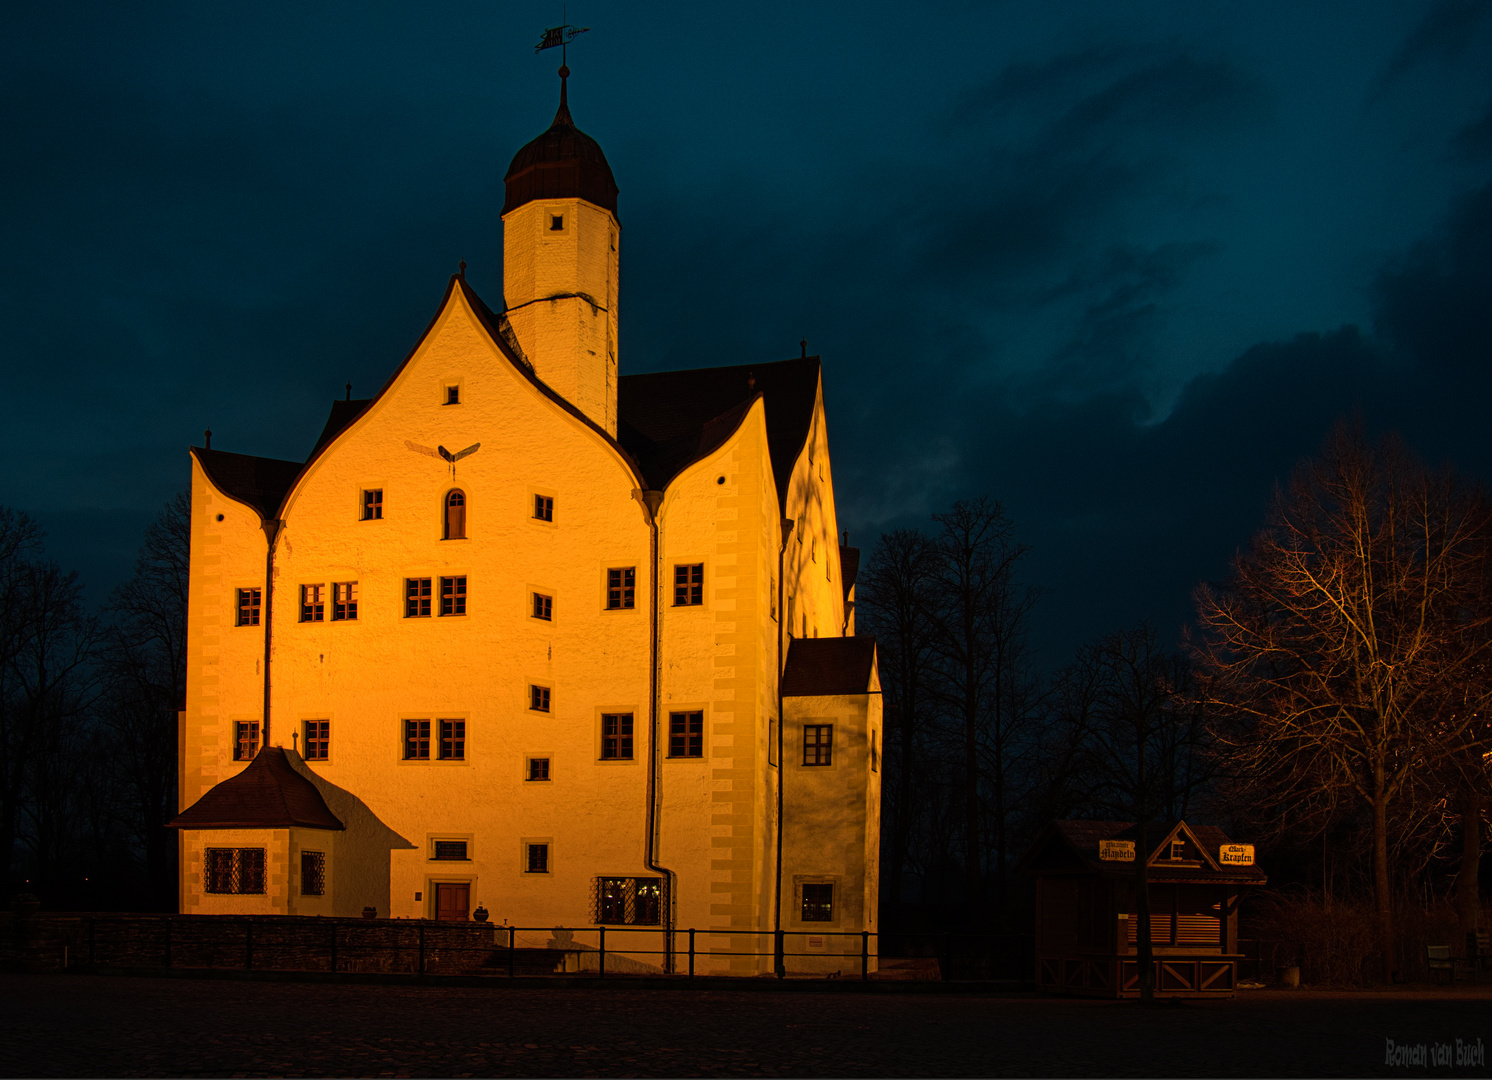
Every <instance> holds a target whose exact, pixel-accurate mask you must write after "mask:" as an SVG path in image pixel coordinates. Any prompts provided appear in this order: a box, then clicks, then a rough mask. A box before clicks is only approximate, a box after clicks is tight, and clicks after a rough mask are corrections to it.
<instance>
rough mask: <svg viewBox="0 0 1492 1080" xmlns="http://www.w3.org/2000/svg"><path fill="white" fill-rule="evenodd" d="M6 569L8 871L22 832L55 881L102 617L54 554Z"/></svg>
mask: <svg viewBox="0 0 1492 1080" xmlns="http://www.w3.org/2000/svg"><path fill="white" fill-rule="evenodd" d="M7 577H8V579H9V580H8V581H7V583H6V589H7V592H8V596H7V600H6V603H7V608H6V612H5V617H6V621H7V626H6V629H5V637H6V640H7V645H6V655H5V657H4V664H3V666H0V744H3V746H4V754H5V762H4V767H5V792H4V794H3V796H0V807H3V811H0V812H3V820H0V830H3V835H0V843H4V844H5V852H4V855H3V859H4V869H5V871H6V874H7V880H9V875H10V874H11V873H12V872H13V867H12V865H11V861H12V858H13V851H14V844H15V841H16V839H17V838H20V839H23V840H24V841H25V842H26V843H27V845H28V847H30V849H31V853H32V857H33V859H34V862H35V865H36V868H37V872H38V875H39V876H40V878H41V882H42V886H43V887H49V886H50V884H51V878H52V876H53V874H54V872H55V870H56V868H57V859H58V855H59V852H60V850H61V848H62V846H63V845H62V840H63V839H64V838H65V837H66V836H67V835H68V834H69V829H68V824H67V819H68V816H69V814H70V811H71V809H72V807H71V800H70V797H71V794H72V791H71V782H70V781H71V776H70V772H69V769H68V758H69V756H70V753H71V750H72V748H73V747H74V746H75V745H76V743H75V740H76V737H77V735H78V729H79V728H80V727H81V726H82V724H83V722H84V719H85V718H86V716H87V712H88V708H89V706H90V705H91V698H92V694H93V690H94V680H93V674H92V669H91V661H92V658H93V648H94V644H95V641H96V638H97V625H96V623H95V621H94V620H93V619H92V618H90V617H89V616H87V615H86V614H85V613H84V611H83V605H82V598H81V591H82V590H81V589H80V588H79V586H78V580H77V574H75V573H63V572H62V571H61V570H60V569H59V568H58V567H57V565H56V564H55V563H39V562H21V561H19V560H18V561H17V562H16V564H15V565H13V566H11V567H9V568H8V572H7Z"/></svg>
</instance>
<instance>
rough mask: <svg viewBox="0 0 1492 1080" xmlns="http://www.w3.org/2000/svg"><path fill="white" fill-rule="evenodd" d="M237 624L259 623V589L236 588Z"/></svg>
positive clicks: (249, 624)
mask: <svg viewBox="0 0 1492 1080" xmlns="http://www.w3.org/2000/svg"><path fill="white" fill-rule="evenodd" d="M238 625H239V626H258V625H259V590H258V589H239V590H238Z"/></svg>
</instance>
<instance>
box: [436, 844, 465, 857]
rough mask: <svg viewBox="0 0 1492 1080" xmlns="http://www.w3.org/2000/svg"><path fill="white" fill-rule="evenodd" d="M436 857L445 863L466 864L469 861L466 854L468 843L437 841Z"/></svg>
mask: <svg viewBox="0 0 1492 1080" xmlns="http://www.w3.org/2000/svg"><path fill="white" fill-rule="evenodd" d="M435 857H436V858H437V859H441V860H445V861H452V862H466V861H467V859H468V856H467V854H466V841H465V840H437V841H435Z"/></svg>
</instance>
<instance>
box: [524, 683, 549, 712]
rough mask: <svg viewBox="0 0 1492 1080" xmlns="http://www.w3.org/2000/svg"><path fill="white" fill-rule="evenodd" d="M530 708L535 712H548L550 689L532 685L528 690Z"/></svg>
mask: <svg viewBox="0 0 1492 1080" xmlns="http://www.w3.org/2000/svg"><path fill="white" fill-rule="evenodd" d="M528 707H529V708H530V709H532V710H533V711H534V712H548V711H549V687H547V686H533V685H530V686H529V688H528Z"/></svg>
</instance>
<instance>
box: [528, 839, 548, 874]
mask: <svg viewBox="0 0 1492 1080" xmlns="http://www.w3.org/2000/svg"><path fill="white" fill-rule="evenodd" d="M525 847H527V849H528V852H527V855H528V859H527V863H526V866H527V870H528V873H530V874H547V873H549V845H548V844H527V845H525Z"/></svg>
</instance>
